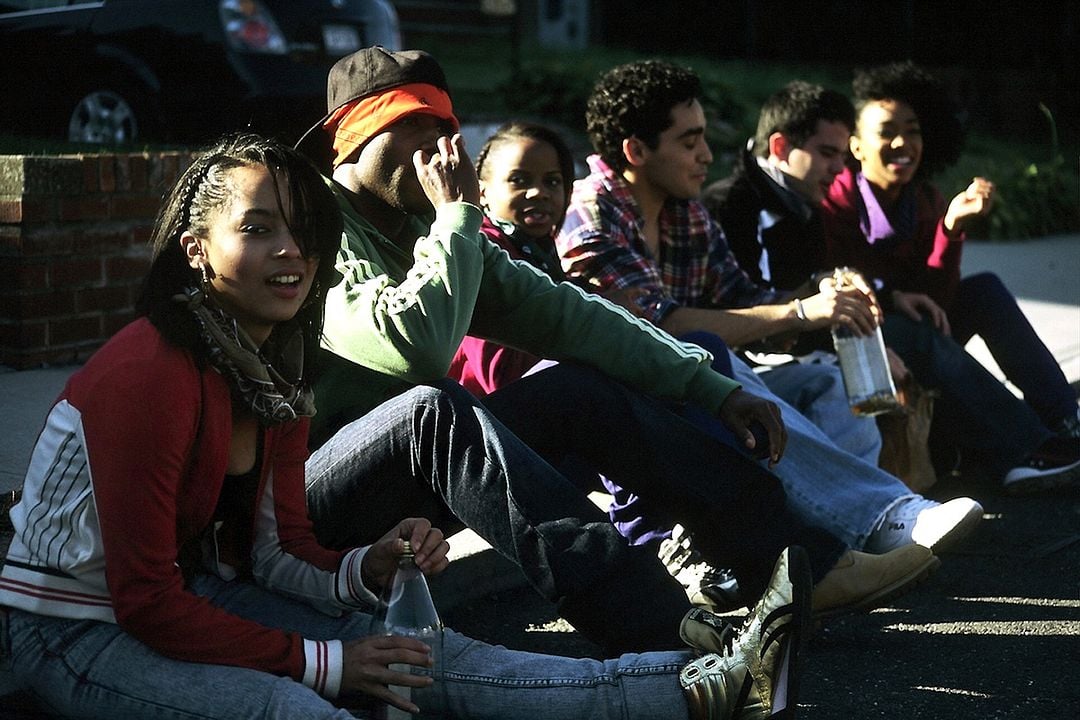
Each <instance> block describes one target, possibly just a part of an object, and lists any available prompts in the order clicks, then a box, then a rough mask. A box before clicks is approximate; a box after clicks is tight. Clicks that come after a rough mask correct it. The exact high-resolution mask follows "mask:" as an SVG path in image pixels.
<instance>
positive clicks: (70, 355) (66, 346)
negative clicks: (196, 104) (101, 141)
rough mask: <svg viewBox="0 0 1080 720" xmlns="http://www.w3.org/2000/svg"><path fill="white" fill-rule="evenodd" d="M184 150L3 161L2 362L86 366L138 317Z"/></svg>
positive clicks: (187, 158)
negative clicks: (153, 237)
mask: <svg viewBox="0 0 1080 720" xmlns="http://www.w3.org/2000/svg"><path fill="white" fill-rule="evenodd" d="M190 161H191V158H190V155H189V154H188V153H184V152H162V153H144V154H117V155H107V154H106V155H78V156H74V155H73V156H53V157H48V156H39V157H30V156H22V155H9V156H0V278H2V280H0V365H7V366H9V367H13V368H16V369H26V368H31V367H38V366H40V365H42V364H62V363H71V362H81V361H83V360H85V359H86V358H87V357H88V356H89V355H90V354H91V353H92V352H93V351H94V350H96V349H97V348H98V347H100V346H101V344H102V343H104V342H105V340H107V339H108V338H109V336H111V335H112V334H113V333H114V332H116V331H117V330H118V329H120V328H121V327H123V326H124V325H125V324H126V323H128V322H129V321H130V320H131V319H132V318H133V316H134V303H135V300H136V299H137V297H138V293H139V289H140V283H141V281H142V277H143V275H144V273H145V272H146V269H147V267H148V266H149V259H150V248H149V246H148V245H147V241H148V239H149V237H150V230H151V227H152V225H153V221H154V216H155V215H156V213H157V209H158V205H159V203H160V201H161V197H162V195H163V193H164V192H165V190H166V189H167V188H168V187H169V186H170V184H171V183H172V182H173V181H174V180H175V179H176V177H177V175H178V174H179V173H180V172H182V171H183V169H184V168H185V167H187V165H188V164H189V163H190Z"/></svg>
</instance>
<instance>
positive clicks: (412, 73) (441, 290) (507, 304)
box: [298, 48, 936, 651]
mask: <svg viewBox="0 0 1080 720" xmlns="http://www.w3.org/2000/svg"><path fill="white" fill-rule="evenodd" d="M327 99H328V107H329V109H330V112H328V114H327V115H326V117H324V118H323V120H322V121H320V122H319V123H318V124H316V126H315V127H313V128H312V130H310V131H309V132H308V133H307V134H306V135H305V136H304V138H303V139H302V140H301V141H300V143H299V145H298V147H300V149H301V150H303V151H304V152H306V153H307V154H308V155H309V157H312V158H313V159H314V160H315V161H316V162H317V163H320V164H321V165H322V166H323V168H324V171H325V172H326V173H327V174H328V175H331V176H332V178H333V181H332V182H331V187H332V188H333V190H334V192H335V194H336V195H337V197H338V200H339V206H340V208H341V211H342V214H343V216H344V225H345V231H344V233H343V238H342V246H341V251H340V252H339V255H338V261H337V269H338V271H339V272H340V273H341V275H342V276H343V280H342V281H341V282H340V283H339V284H338V285H337V286H336V287H334V288H331V289H330V290H329V292H328V293H327V307H326V321H325V326H324V341H323V348H324V350H326V352H324V353H323V358H322V361H321V367H320V372H319V378H318V380H317V381H316V387H315V390H316V398H317V405H318V408H319V412H318V414H317V416H316V417H315V418H314V421H313V423H312V443H313V446H314V448H315V449H314V452H313V454H312V457H311V458H310V459H309V461H308V464H307V476H308V504H309V509H310V512H311V514H312V517H313V519H314V520H315V524H316V532H317V534H318V535H319V537H320V540H322V541H323V542H324V544H328V545H330V546H335V545H344V544H349V543H361V544H363V543H365V542H369V541H370V540H371V539H372V538H375V537H378V536H379V534H380V533H382V532H383V531H384V530H385V529H386V528H382V527H376V526H375V525H377V524H378V523H375V524H372V519H373V518H376V517H377V518H383V519H385V521H386V523H387V525H388V526H389V524H392V523H393V522H395V521H396V520H397V519H398V518H400V517H403V516H406V515H415V514H424V515H425V516H427V517H429V518H430V519H432V520H433V521H434V522H435V523H436V524H438V525H441V526H443V527H447V525H448V523H453V522H456V521H460V522H464V523H465V524H467V525H468V526H469V527H472V528H473V529H474V530H476V531H477V533H479V534H480V535H481V536H482V537H484V538H485V539H486V540H488V541H489V542H490V543H491V544H492V546H493V547H495V549H496V550H498V551H499V552H501V553H502V554H504V555H506V556H507V557H510V558H512V559H514V560H515V561H517V562H518V564H519V566H520V567H521V568H522V570H523V571H524V572H525V574H526V576H527V577H528V578H529V580H530V582H531V583H532V585H533V586H534V587H535V588H536V589H537V590H538V591H539V592H541V594H543V595H544V596H545V597H547V598H549V599H551V600H554V601H557V602H558V603H559V610H560V612H561V613H562V614H563V616H564V617H566V618H567V619H568V620H570V622H572V623H573V624H574V625H575V626H576V627H577V628H578V629H579V630H581V631H582V632H583V633H584V634H585V635H587V636H588V637H590V638H592V639H593V640H595V641H597V642H600V643H601V644H603V645H605V647H606V649H608V650H609V651H613V650H615V651H622V650H629V649H635V648H637V649H640V648H642V647H648V646H650V645H655V644H656V643H666V642H668V641H669V640H670V639H671V632H672V629H673V626H674V625H677V619H678V618H679V617H680V616H681V614H682V613H683V612H685V609H686V596H685V594H681V593H682V588H681V586H680V585H678V583H675V582H674V581H673V579H672V578H670V576H666V574H665V573H664V571H663V568H662V566H661V565H660V563H659V561H658V560H657V559H656V557H655V554H653V552H652V551H651V550H649V549H647V548H644V547H630V546H629V545H628V544H627V543H626V541H625V540H624V539H623V538H621V537H620V536H619V535H618V533H617V531H616V530H615V529H614V527H613V526H612V525H611V523H610V522H608V521H607V519H606V518H605V516H604V515H603V514H602V513H600V512H599V511H598V510H596V508H595V507H594V506H591V504H590V503H589V501H588V499H587V497H586V495H585V493H584V492H583V491H582V489H579V488H578V487H575V486H574V485H573V484H572V483H571V482H570V481H569V480H567V479H566V478H565V477H563V476H562V475H559V474H558V473H556V472H554V471H553V470H552V466H554V467H565V466H566V463H567V462H568V461H569V460H574V461H576V462H577V464H578V465H579V466H580V465H584V466H585V467H586V468H587V470H588V472H586V473H585V475H591V476H592V477H595V475H596V473H600V474H603V475H605V476H607V477H608V478H609V479H611V480H612V481H613V482H616V483H618V484H620V485H622V486H623V487H626V488H627V489H629V490H630V491H632V492H635V493H637V494H639V495H641V496H643V497H646V496H649V497H653V498H655V499H656V503H657V504H658V506H659V507H660V508H662V510H664V511H666V512H668V513H669V514H670V515H671V516H672V517H673V518H674V520H675V521H677V522H681V523H682V524H683V525H684V526H687V527H688V528H690V527H692V528H693V531H694V532H695V538H696V539H697V540H696V541H697V542H698V547H699V548H700V549H701V552H702V554H704V555H706V556H711V557H712V558H714V559H715V560H716V561H717V562H721V563H724V564H725V565H724V566H730V567H732V568H733V569H734V571H735V573H736V576H737V577H738V579H739V585H740V588H741V589H742V590H743V591H744V592H745V593H746V597H747V599H749V600H753V599H755V598H756V597H757V595H758V594H760V593H761V592H763V591H764V590H765V588H766V582H767V579H768V576H769V570H770V569H771V567H772V563H773V560H774V559H775V558H776V556H777V555H778V554H779V553H780V552H781V550H782V548H783V547H784V546H786V545H790V544H798V545H803V546H804V547H805V548H806V550H807V553H808V556H809V558H810V564H811V566H812V569H813V572H814V577H815V579H816V580H821V579H822V578H826V575H829V576H831V577H832V578H833V582H832V583H831V586H832V587H834V588H835V587H843V588H844V590H843V591H842V592H840V593H836V594H834V596H832V600H831V602H832V603H833V605H832V608H831V609H832V610H839V609H848V608H850V609H855V608H863V607H866V606H867V605H869V604H871V603H872V602H874V601H876V600H879V599H881V598H882V594H881V591H882V589H883V587H885V586H886V585H887V583H885V582H884V580H883V579H882V578H876V577H875V578H866V577H861V576H860V577H857V578H852V577H851V573H852V572H854V574H856V575H858V574H859V573H860V572H862V571H861V570H858V569H856V570H854V571H852V570H850V569H840V570H832V571H831V572H830V570H831V569H832V568H833V566H834V565H835V563H836V560H837V558H838V557H839V556H840V554H841V553H842V552H843V550H844V547H843V546H842V544H841V543H839V541H837V540H836V538H835V537H833V536H832V535H831V534H829V533H828V532H826V531H824V530H821V529H820V528H815V527H810V526H808V525H806V524H804V523H802V522H800V521H799V520H797V519H796V518H795V517H794V516H792V515H791V513H790V512H789V511H788V509H787V507H786V504H785V499H784V496H783V491H782V489H781V488H780V485H779V482H778V481H777V479H776V478H775V477H774V476H773V475H771V474H770V473H769V472H768V471H767V470H766V469H765V468H764V467H762V466H759V465H758V464H756V463H755V462H753V461H752V460H750V459H749V458H747V457H745V456H743V455H741V454H740V453H739V452H738V451H736V450H733V449H731V448H728V447H725V446H723V445H721V444H720V443H719V442H717V441H716V440H714V439H712V438H710V437H708V436H707V435H705V434H704V433H702V432H700V431H698V430H697V429H695V428H694V427H692V426H691V425H690V424H689V423H687V422H686V421H684V420H682V419H681V418H678V417H676V416H675V415H674V414H673V413H671V412H670V411H669V410H667V409H666V408H664V407H663V406H662V405H661V404H660V403H659V402H657V401H655V400H653V399H650V397H648V396H653V397H657V398H663V399H667V400H673V401H679V402H681V401H693V402H694V403H696V404H697V405H699V406H701V407H703V408H705V409H707V410H709V411H711V412H713V413H715V414H716V415H717V416H719V417H720V419H721V420H722V421H723V422H724V423H725V424H727V425H728V427H730V428H731V429H732V430H733V431H734V432H735V434H736V436H737V437H739V438H740V439H746V440H747V444H748V447H752V446H753V436H752V434H751V433H750V431H749V429H748V426H749V425H751V424H752V423H759V424H761V425H762V426H763V427H764V430H765V434H766V435H767V436H768V440H767V442H768V444H769V454H770V458H771V460H772V461H773V462H776V461H778V460H779V458H780V455H781V453H782V451H783V446H784V439H785V435H784V430H783V425H782V422H781V421H780V418H779V415H778V413H776V409H775V406H774V405H773V404H772V403H769V402H766V401H763V400H761V399H760V398H758V397H756V396H753V395H751V394H749V393H746V392H744V391H742V390H741V389H740V388H739V387H738V385H737V384H736V383H735V382H733V381H731V380H730V379H728V378H725V377H724V376H722V375H720V374H718V373H716V372H714V371H713V370H712V369H711V368H710V365H709V362H710V360H711V358H710V356H709V355H708V353H706V352H704V351H703V350H701V349H700V348H698V347H696V346H693V345H688V344H685V343H681V342H678V341H676V340H674V339H673V338H672V337H671V336H669V335H667V334H666V333H664V332H663V331H660V330H658V329H657V328H656V327H655V326H653V325H651V324H649V323H645V322H642V321H639V320H637V319H636V318H634V317H633V316H631V315H630V314H629V313H627V312H625V311H623V310H621V309H619V308H617V307H616V306H614V305H612V304H611V303H608V302H607V301H605V300H602V299H600V298H598V297H597V296H594V295H588V294H585V293H583V292H582V291H580V290H578V289H577V288H574V287H573V286H571V285H569V284H560V285H556V284H554V283H552V282H551V280H550V279H549V278H548V277H547V276H546V275H543V274H542V273H539V272H537V271H535V270H533V269H532V268H530V267H529V266H527V265H524V264H519V263H517V262H515V261H512V260H510V259H509V257H508V256H507V255H506V253H505V252H503V251H502V250H500V249H498V248H497V247H496V246H495V245H493V244H492V243H490V242H488V241H487V240H486V238H485V236H484V235H482V234H481V233H480V224H481V219H482V214H481V210H480V208H479V201H480V196H479V185H478V180H477V177H476V172H475V170H474V169H473V167H472V164H471V162H470V160H469V158H468V156H467V155H466V153H465V151H464V147H463V145H462V141H461V138H460V136H459V135H457V134H453V135H452V137H448V135H449V134H451V133H454V132H455V131H456V130H457V127H458V123H457V120H456V118H455V117H454V115H453V112H452V108H451V104H450V97H449V93H448V91H447V84H446V80H445V77H444V76H443V73H442V70H441V68H440V67H439V65H438V64H437V63H436V62H435V60H434V59H432V58H431V57H430V56H429V55H427V54H426V53H423V52H418V51H406V52H388V51H386V50H384V49H382V48H369V49H366V50H362V51H360V52H358V53H356V54H354V55H351V56H348V57H346V58H343V59H342V60H341V61H339V62H338V64H337V65H335V67H334V68H333V69H332V70H331V73H330V77H329V80H328V98H327ZM433 210H434V215H433V216H432V211H433ZM466 333H468V334H471V335H475V336H480V337H488V338H491V339H493V340H496V341H498V342H501V343H503V344H506V345H510V346H513V347H518V348H521V349H524V350H526V351H529V352H532V353H534V354H536V355H538V356H542V357H548V358H553V359H556V360H560V361H563V362H561V363H560V364H559V365H557V366H556V367H554V368H550V369H548V370H545V371H544V372H541V373H538V374H536V375H533V376H530V377H526V378H523V379H522V380H519V381H517V382H515V383H513V384H511V385H509V386H507V387H505V388H502V389H500V390H499V391H498V392H496V393H493V394H492V395H490V396H488V397H487V398H485V400H484V405H482V406H481V405H480V404H479V403H478V401H476V400H475V399H474V398H472V396H470V395H468V393H466V392H465V391H464V390H463V389H462V388H460V387H459V386H457V385H456V384H455V383H453V382H452V381H448V380H446V373H447V370H448V368H449V365H450V362H451V359H452V358H453V356H454V353H455V351H456V350H457V348H458V346H459V345H460V343H461V340H462V338H463V337H464V336H465V334H466ZM420 384H426V385H434V386H436V387H437V388H438V389H439V390H440V391H441V392H442V393H443V394H442V395H441V396H440V400H439V402H440V403H446V404H447V407H452V408H454V409H453V410H450V411H448V412H449V413H450V415H451V416H452V418H453V420H452V422H453V423H454V424H455V429H457V426H458V425H461V424H468V425H471V424H474V423H477V424H482V425H484V427H485V428H486V429H485V431H484V433H483V439H482V441H481V442H480V443H479V444H478V446H476V447H468V448H463V447H460V443H457V442H454V443H449V442H446V443H443V444H445V445H447V446H448V447H445V448H444V447H442V446H441V445H440V443H441V442H442V441H443V439H444V438H445V434H443V435H441V436H440V435H435V436H434V437H432V438H431V441H430V446H428V445H424V444H423V443H421V445H422V447H419V448H418V447H415V446H414V445H413V444H411V443H413V442H414V440H415V438H414V436H413V434H410V432H406V430H405V429H403V430H402V438H403V440H402V445H403V446H404V447H403V449H402V448H387V447H386V446H385V444H383V445H380V446H378V447H373V446H372V443H371V442H370V441H369V440H368V436H370V435H371V433H370V431H369V428H370V427H371V426H372V423H375V422H378V423H386V424H395V423H400V422H402V417H406V420H407V421H408V422H411V423H412V426H411V427H412V428H414V429H415V428H416V427H418V426H419V425H420V424H421V423H423V422H425V421H428V420H429V419H430V416H431V414H432V413H437V412H438V407H439V406H437V407H436V408H435V409H432V406H431V404H430V403H427V404H424V403H421V404H416V403H413V404H410V403H409V401H408V400H404V399H403V398H408V397H410V396H411V395H415V391H413V390H411V388H413V387H414V386H416V385H420ZM388 399H389V400H388ZM384 401H386V402H384ZM395 407H396V408H397V413H398V414H397V415H394V414H393V413H394V412H395ZM403 413H405V414H407V415H403ZM491 416H494V418H495V419H494V420H493V419H492V418H491ZM361 418H362V419H361ZM522 441H523V442H524V444H525V445H527V446H528V447H524V446H522V444H521V443H522ZM529 448H531V449H532V450H535V451H536V452H537V453H539V455H540V456H542V457H543V460H546V461H547V462H546V463H545V462H544V461H542V460H541V459H540V457H537V456H536V454H533V452H532V450H530V449H529ZM395 453H398V454H399V455H400V454H402V453H404V454H406V455H407V460H408V461H409V465H408V466H407V467H406V468H405V471H404V472H403V471H402V465H401V463H400V457H396V458H395V457H393V456H394V455H395ZM431 457H437V458H440V461H441V459H442V458H449V459H450V460H451V461H454V460H456V459H461V458H464V460H463V461H462V464H461V465H460V466H459V465H457V464H455V463H454V462H447V463H445V464H444V465H445V466H444V467H441V468H440V467H437V466H438V465H439V461H437V462H435V463H428V464H426V465H425V464H424V463H423V462H421V460H423V459H425V458H427V459H430V458H431ZM418 458H419V459H418ZM460 467H465V468H466V470H465V471H464V472H459V470H460ZM492 467H495V468H497V472H494V473H493V472H491V469H492ZM470 468H471V470H470ZM360 505H362V506H363V507H364V514H363V517H364V522H365V523H366V524H365V525H364V526H361V525H360V524H359V522H358V520H357V517H358V513H355V512H353V511H351V510H350V508H353V507H358V506H360ZM932 562H936V561H934V560H933V558H932V557H929V556H928V560H927V563H928V564H927V570H929V569H930V563H932ZM658 571H659V572H658ZM834 573H836V574H835V575H834ZM662 575H663V576H662ZM841 576H843V577H841ZM826 579H829V578H826ZM821 585H822V586H829V585H830V584H829V583H822V584H821ZM680 594H681V597H680V596H679V595H680Z"/></svg>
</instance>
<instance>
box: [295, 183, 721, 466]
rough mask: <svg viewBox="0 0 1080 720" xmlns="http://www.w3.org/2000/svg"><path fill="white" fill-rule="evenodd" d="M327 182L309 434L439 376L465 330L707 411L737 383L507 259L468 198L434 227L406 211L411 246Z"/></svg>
mask: <svg viewBox="0 0 1080 720" xmlns="http://www.w3.org/2000/svg"><path fill="white" fill-rule="evenodd" d="M332 187H333V189H334V192H335V194H336V195H337V197H338V203H339V205H340V206H341V211H342V214H343V215H344V218H345V230H344V232H343V233H342V244H341V250H340V252H339V253H338V258H337V269H338V271H339V272H340V273H341V274H342V276H343V280H342V281H341V282H340V283H338V284H337V285H336V286H335V287H333V288H331V290H330V292H329V293H327V298H326V324H325V328H324V336H323V349H324V352H323V358H322V362H321V363H320V364H321V369H320V372H319V375H318V377H317V379H316V382H315V393H316V403H317V407H318V408H319V412H318V414H317V415H316V416H315V418H314V422H313V423H312V442H313V444H314V445H317V444H320V443H321V442H324V441H325V440H326V439H327V438H328V437H329V436H330V435H332V434H333V433H334V432H336V431H337V430H338V429H339V428H340V427H341V426H342V425H344V424H345V423H347V422H350V421H352V420H355V419H356V418H357V417H359V416H361V415H363V414H364V413H367V412H368V411H370V410H372V409H373V408H374V407H375V406H376V405H378V404H379V403H380V402H382V401H384V400H386V399H388V398H390V397H393V396H395V395H397V394H399V393H401V392H403V391H405V390H407V389H408V388H409V387H411V386H413V385H416V384H420V383H426V382H433V381H436V380H439V379H441V378H444V377H446V373H447V371H448V370H449V367H450V361H451V360H452V359H453V357H454V353H455V352H456V351H457V349H458V346H459V345H460V344H461V341H462V339H463V338H464V337H465V335H466V334H469V335H474V336H477V337H482V338H487V339H490V340H494V341H496V342H499V343H501V344H503V345H509V346H511V347H515V348H519V349H521V350H525V351H527V352H530V353H532V354H534V355H537V356H539V357H545V358H551V359H554V360H574V361H578V362H581V363H583V364H587V365H591V366H594V367H597V368H599V369H600V370H603V371H604V372H605V373H607V374H608V375H610V376H612V377H614V378H616V379H618V380H621V381H623V382H625V383H627V384H629V385H631V386H633V387H636V388H638V389H639V390H641V391H643V392H645V393H648V394H650V395H654V396H658V397H663V398H669V399H674V400H693V401H695V402H696V403H697V404H699V405H701V406H703V407H705V408H706V409H708V410H711V411H713V412H716V411H717V410H718V409H719V407H720V405H721V404H722V403H723V402H724V400H725V399H726V398H727V396H728V394H729V393H730V392H731V391H732V390H734V389H735V388H737V387H739V385H738V384H737V383H736V382H734V381H733V380H730V379H728V378H726V377H724V376H723V375H720V374H719V373H716V372H714V371H713V370H712V369H711V368H710V367H709V362H710V361H711V359H712V358H711V356H710V355H709V354H708V353H707V352H705V351H704V350H702V349H701V348H699V347H697V346H696V345H691V344H688V343H682V342H679V341H677V340H675V339H674V338H672V337H671V336H670V335H668V334H667V333H665V332H664V331H662V330H660V329H658V328H657V327H656V326H654V325H652V324H651V323H648V322H646V321H644V320H640V319H638V318H635V317H633V316H632V315H631V314H630V313H628V312H626V311H625V310H623V309H622V308H619V307H617V306H615V305H613V304H612V303H609V302H607V301H606V300H604V299H603V298H601V297H600V296H598V295H592V294H589V293H585V292H583V291H581V290H580V289H578V288H576V287H574V286H573V285H570V284H569V283H560V284H555V283H553V282H552V281H551V279H550V278H548V276H547V275H545V274H544V273H542V272H540V271H539V270H537V269H535V268H533V267H532V266H531V265H529V264H528V263H523V262H518V261H516V260H511V259H510V256H509V255H507V254H506V252H505V251H504V250H502V249H501V248H499V247H498V246H496V245H495V244H494V243H492V242H490V241H489V240H488V239H487V237H486V236H485V235H484V234H483V233H481V232H480V224H481V221H482V218H483V215H482V213H481V211H480V209H479V208H477V207H476V206H474V205H471V204H468V203H448V204H445V205H443V206H441V207H440V208H439V210H438V212H436V214H435V220H434V222H433V223H431V225H430V229H429V228H428V226H427V224H426V223H424V222H423V221H422V220H421V219H420V218H415V217H413V218H410V219H409V222H411V223H413V224H414V230H415V231H416V234H417V235H418V236H419V237H418V239H417V240H416V242H415V244H414V245H413V248H412V252H411V254H410V253H408V252H406V251H404V250H402V249H401V248H400V247H398V246H397V245H395V244H394V243H393V242H392V241H390V240H389V239H387V238H385V237H383V236H382V234H381V233H379V231H378V230H376V229H375V227H374V226H372V225H371V224H370V223H368V222H367V221H366V220H365V219H364V218H362V217H361V216H360V215H359V214H358V213H357V212H356V210H355V209H353V207H352V205H351V204H350V203H349V200H348V198H347V197H346V196H345V195H344V193H343V192H342V190H341V188H340V187H339V186H337V185H336V184H334V185H332ZM425 231H426V232H427V234H426V236H425V235H423V233H424V232H425ZM326 351H328V352H326Z"/></svg>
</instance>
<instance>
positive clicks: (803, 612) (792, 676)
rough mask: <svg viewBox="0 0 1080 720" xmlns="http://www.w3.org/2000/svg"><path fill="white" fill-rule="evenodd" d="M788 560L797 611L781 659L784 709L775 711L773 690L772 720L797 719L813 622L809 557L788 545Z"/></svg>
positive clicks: (811, 575)
mask: <svg viewBox="0 0 1080 720" xmlns="http://www.w3.org/2000/svg"><path fill="white" fill-rule="evenodd" d="M788 563H789V570H788V577H790V578H792V589H793V593H792V595H793V597H792V604H793V605H794V606H795V608H796V610H795V614H794V617H793V618H792V628H791V637H790V640H789V642H788V646H787V649H786V651H785V653H784V659H783V661H782V662H783V663H784V665H785V669H784V670H783V671H781V677H786V679H787V682H786V684H785V687H784V693H783V697H784V701H785V703H784V708H783V709H781V710H775V707H776V700H777V699H778V698H777V697H776V696H777V694H778V693H774V694H773V695H774V696H773V707H772V708H770V711H771V712H772V714H771V715H769V718H770V720H794V718H795V710H796V708H797V707H798V705H799V678H800V677H802V664H803V657H802V649H803V645H804V644H805V643H806V640H807V638H809V637H810V633H811V632H812V631H813V625H814V619H813V617H812V616H811V612H810V604H811V602H812V600H813V587H814V581H813V579H812V578H813V572H812V571H811V569H810V558H809V556H807V554H806V551H805V550H803V549H802V548H801V547H798V546H792V547H790V548H788Z"/></svg>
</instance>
